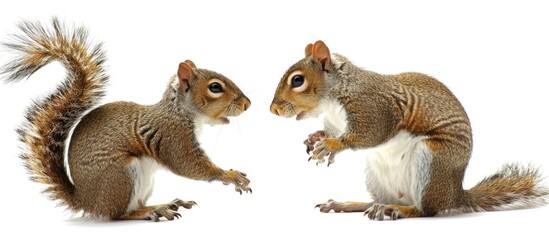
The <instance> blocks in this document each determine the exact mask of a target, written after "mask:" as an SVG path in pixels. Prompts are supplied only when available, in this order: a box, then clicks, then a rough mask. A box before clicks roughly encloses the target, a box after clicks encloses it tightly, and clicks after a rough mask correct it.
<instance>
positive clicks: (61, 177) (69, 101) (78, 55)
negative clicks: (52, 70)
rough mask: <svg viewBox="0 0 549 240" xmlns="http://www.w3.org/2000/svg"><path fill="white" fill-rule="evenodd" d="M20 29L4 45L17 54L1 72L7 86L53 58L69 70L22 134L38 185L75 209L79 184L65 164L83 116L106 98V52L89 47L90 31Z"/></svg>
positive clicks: (31, 112)
mask: <svg viewBox="0 0 549 240" xmlns="http://www.w3.org/2000/svg"><path fill="white" fill-rule="evenodd" d="M19 29H20V31H21V33H19V34H17V35H14V37H15V38H14V39H15V42H13V43H5V44H4V46H5V47H7V48H9V49H11V50H13V51H14V52H15V53H16V54H17V56H16V58H15V59H14V60H13V61H11V62H10V63H8V64H7V65H5V66H4V68H3V69H2V70H1V72H0V74H2V75H5V76H6V81H7V82H14V81H19V80H22V79H24V78H28V77H30V76H31V75H32V74H33V73H34V72H36V71H38V70H39V69H40V68H42V67H43V66H45V65H47V64H48V63H50V62H51V61H53V60H57V61H59V62H60V63H61V64H62V65H63V66H64V67H65V68H66V69H67V77H66V79H65V81H64V82H63V83H62V84H61V85H60V86H58V87H57V89H56V90H55V91H54V92H53V93H52V94H50V95H49V96H48V97H47V98H45V99H42V100H40V101H37V102H35V103H34V104H33V105H32V106H31V107H30V108H29V109H28V110H27V114H26V121H25V122H24V123H23V124H22V126H21V127H20V128H19V129H18V130H17V132H18V133H19V136H20V140H21V141H22V142H23V143H24V144H25V145H26V150H25V151H24V152H23V153H22V154H21V158H22V159H23V160H24V165H25V166H26V167H27V169H28V170H29V172H30V174H31V179H32V180H33V181H36V182H40V183H43V184H47V185H49V187H48V188H47V189H46V190H45V192H46V193H47V194H48V195H49V197H50V198H51V199H54V200H60V201H61V204H64V205H66V206H67V207H69V208H71V209H74V210H76V209H79V206H78V203H77V202H76V200H75V198H74V185H73V184H72V182H71V181H70V179H69V177H68V175H67V172H66V169H65V164H64V149H65V142H66V140H67V138H68V136H69V132H70V130H71V129H72V127H73V126H74V125H75V124H76V123H77V121H78V120H79V119H80V117H82V115H83V114H84V113H86V112H87V111H88V110H90V109H91V108H92V107H93V106H94V105H95V104H97V102H98V101H99V99H100V98H101V97H102V96H103V88H104V85H105V83H106V81H107V79H108V76H107V75H106V74H105V71H104V69H103V63H104V61H105V56H104V52H103V50H102V49H101V45H100V44H98V45H95V46H89V43H87V31H86V29H84V28H76V29H74V30H69V29H66V28H65V27H64V26H63V25H62V24H61V23H60V22H59V20H57V19H56V18H54V19H52V25H51V26H49V27H46V26H43V25H42V24H40V23H37V22H36V23H33V22H28V21H25V22H22V23H20V24H19ZM88 49H91V50H88Z"/></svg>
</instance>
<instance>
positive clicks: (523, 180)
mask: <svg viewBox="0 0 549 240" xmlns="http://www.w3.org/2000/svg"><path fill="white" fill-rule="evenodd" d="M541 180H542V177H541V175H540V173H539V171H538V169H537V168H535V167H532V166H526V167H521V166H518V165H517V164H508V165H504V166H503V167H502V168H501V169H500V170H499V171H498V172H496V173H495V174H493V175H491V176H489V177H487V178H485V179H484V180H482V181H481V182H479V183H478V184H477V185H475V186H474V187H473V188H471V189H469V190H467V191H466V193H467V195H468V196H469V199H470V201H471V203H470V206H471V207H472V211H499V210H511V209H521V208H529V207H537V206H541V205H544V204H546V203H547V197H548V196H549V189H547V188H546V187H545V186H542V185H541Z"/></svg>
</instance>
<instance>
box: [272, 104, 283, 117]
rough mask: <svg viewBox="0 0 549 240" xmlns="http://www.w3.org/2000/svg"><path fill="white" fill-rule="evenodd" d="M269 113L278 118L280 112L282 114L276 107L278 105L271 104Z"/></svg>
mask: <svg viewBox="0 0 549 240" xmlns="http://www.w3.org/2000/svg"><path fill="white" fill-rule="evenodd" d="M271 112H272V113H273V114H274V115H277V116H280V112H282V109H280V106H278V104H276V103H272V104H271Z"/></svg>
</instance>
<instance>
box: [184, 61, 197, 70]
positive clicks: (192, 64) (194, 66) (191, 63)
mask: <svg viewBox="0 0 549 240" xmlns="http://www.w3.org/2000/svg"><path fill="white" fill-rule="evenodd" d="M185 63H187V64H188V65H189V66H190V67H191V68H192V69H196V65H195V64H194V63H193V61H191V60H189V59H187V60H185Z"/></svg>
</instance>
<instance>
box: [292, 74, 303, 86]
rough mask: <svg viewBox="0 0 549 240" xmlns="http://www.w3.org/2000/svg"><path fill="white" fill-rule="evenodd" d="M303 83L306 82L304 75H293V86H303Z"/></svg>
mask: <svg viewBox="0 0 549 240" xmlns="http://www.w3.org/2000/svg"><path fill="white" fill-rule="evenodd" d="M303 83H305V78H304V77H303V75H295V76H293V77H292V82H291V85H292V88H297V87H301V85H303Z"/></svg>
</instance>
